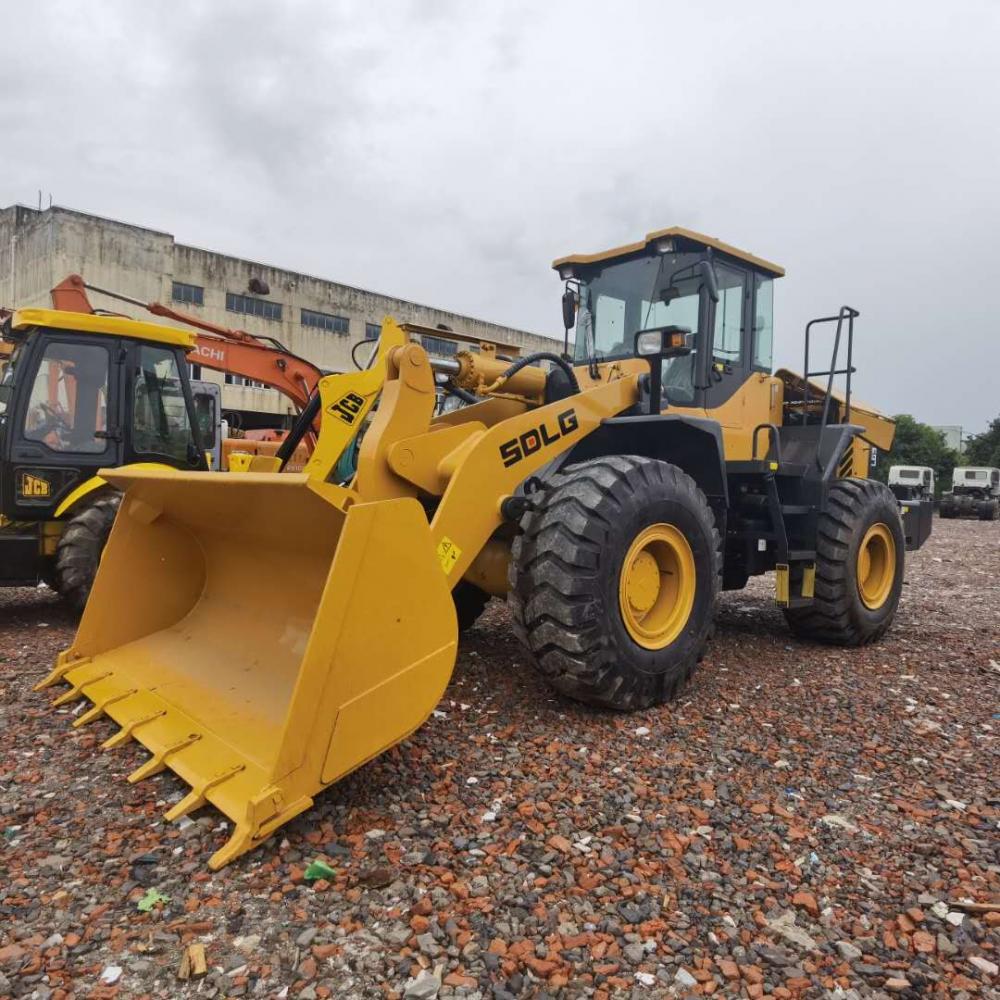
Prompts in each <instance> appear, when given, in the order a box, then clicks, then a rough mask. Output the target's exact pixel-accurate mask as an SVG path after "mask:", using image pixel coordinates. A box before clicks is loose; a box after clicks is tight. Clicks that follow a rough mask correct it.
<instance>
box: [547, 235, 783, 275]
mask: <svg viewBox="0 0 1000 1000" xmlns="http://www.w3.org/2000/svg"><path fill="white" fill-rule="evenodd" d="M671 236H672V237H675V238H676V239H677V240H679V241H680V242H682V243H691V244H694V246H695V247H702V248H706V249H707V248H709V247H711V249H713V250H715V251H716V252H718V253H720V254H724V255H725V256H727V257H733V258H735V259H736V260H741V261H743V262H744V263H745V264H749V265H750V266H751V267H752V268H753V269H754V270H756V271H764V272H766V273H767V274H771V275H773V276H774V277H776V278H780V277H781V276H782V275H783V274H784V273H785V269H784V268H783V267H781V266H779V265H778V264H772V263H771V262H770V261H769V260H764V258H763V257H757V256H755V255H754V254H752V253H749V252H747V251H746V250H740V249H738V248H737V247H732V246H730V245H729V244H728V243H723V242H722V241H721V240H717V239H716V238H715V237H714V236H705V235H703V234H702V233H696V232H695V231H694V230H693V229H685V228H683V227H682V226H670V227H669V228H667V229H656V230H654V231H653V232H651V233H646V237H645V239H643V240H640V241H639V242H638V243H628V244H626V245H625V246H622V247H615V248H614V249H612V250H604V251H602V252H601V253H576V254H570V255H569V256H568V257H560V258H559V259H558V260H554V261H553V262H552V266H553V267H554V268H556V269H557V270H558V268H560V267H561V266H562V265H564V264H596V263H598V262H600V261H603V260H611V259H612V258H614V257H624V256H627V255H628V254H633V253H641V252H642V251H644V250H648V249H649V248H650V246H651V245H652V244H653V243H655V242H656V241H657V240H661V239H664V238H666V237H671Z"/></svg>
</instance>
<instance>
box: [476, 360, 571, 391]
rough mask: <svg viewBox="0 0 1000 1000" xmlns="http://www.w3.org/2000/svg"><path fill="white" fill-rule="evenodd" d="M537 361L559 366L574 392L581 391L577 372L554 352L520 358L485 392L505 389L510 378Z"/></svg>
mask: <svg viewBox="0 0 1000 1000" xmlns="http://www.w3.org/2000/svg"><path fill="white" fill-rule="evenodd" d="M536 361H551V362H552V363H553V364H555V365H557V366H558V367H559V368H561V369H562V370H563V372H564V373H565V374H566V377H567V378H568V379H569V384H570V387H571V388H572V390H573V392H579V391H580V383H579V382H578V381H577V379H576V372H575V371H573V367H572V365H570V363H569V362H568V361H567V360H566V359H565V358H564V357H561V356H560V355H558V354H554V353H553V352H552V351H536V352H535V353H534V354H528V355H525V357H523V358H519V359H518V360H517V361H515V362H514V363H513V364H512V365H511V366H510V368H508V369H507V370H506V371H505V372H504V373H503V374H502V375H501V376H500V377H499V378H498V379H497V380H496V381H495V382H494V383H493V384H492V385H490V386H487V388H486V389H484V390H483V391H484V392H496V391H497V390H498V389H500V388H502V387H503V384H504V383H505V382H506V381H507V380H508V379H509V378H511V377H512V376H513V375H516V374H517V373H518V372H519V371H520V370H521V369H522V368H527V367H528V365H532V364H534V363H535V362H536Z"/></svg>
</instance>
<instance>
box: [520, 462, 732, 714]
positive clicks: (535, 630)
mask: <svg viewBox="0 0 1000 1000" xmlns="http://www.w3.org/2000/svg"><path fill="white" fill-rule="evenodd" d="M534 497H537V500H536V505H535V509H534V510H532V511H531V512H530V513H528V514H527V515H526V516H525V517H524V518H523V519H522V521H521V527H522V533H521V534H520V535H519V536H518V537H517V538H516V539H515V541H514V544H513V547H512V558H511V563H510V591H509V594H508V603H509V605H510V608H511V612H512V617H513V620H514V630H515V632H516V633H517V635H518V637H519V638H520V639H521V641H522V642H523V643H524V645H525V646H526V647H527V649H528V651H529V652H530V653H531V656H532V659H533V661H534V663H535V665H536V667H537V669H538V670H539V671H540V673H541V674H542V676H543V677H544V678H545V680H546V681H547V682H548V683H549V684H550V685H551V686H552V687H553V688H555V690H557V691H558V692H560V693H561V694H564V695H566V696H568V697H570V698H575V699H577V700H578V701H584V702H587V703H589V704H592V705H599V706H602V707H604V708H613V709H619V710H623V711H630V710H633V709H639V708H646V707H648V706H650V705H656V704H660V703H662V702H666V701H669V700H670V699H671V698H673V697H674V696H675V695H676V694H677V693H678V691H680V689H681V687H682V686H683V685H684V683H685V682H686V681H687V679H688V677H690V675H691V673H692V672H693V671H694V669H695V665H696V664H697V662H698V660H699V659H700V658H701V654H702V652H703V649H704V647H705V644H706V642H707V641H708V637H709V632H710V628H711V625H712V619H713V616H714V613H715V604H716V598H717V596H718V592H719V582H720V557H719V534H718V531H717V530H716V527H715V520H714V518H713V516H712V511H711V509H710V508H709V506H708V503H707V501H706V500H705V496H704V494H703V493H702V492H701V490H699V489H698V487H697V486H696V485H695V482H694V480H692V479H691V478H690V477H689V476H687V475H686V474H685V473H683V472H682V471H681V470H680V469H678V468H677V467H676V466H673V465H669V464H667V463H666V462H659V461H655V460H653V459H648V458H640V457H637V456H622V455H616V456H611V457H606V458H598V459H593V460H592V461H589V462H582V463H580V464H579V465H575V466H571V467H570V468H568V469H566V470H565V471H563V472H560V473H557V474H556V475H554V476H553V477H551V478H550V479H549V480H547V481H546V483H545V489H544V490H543V491H539V492H538V493H537V494H533V498H534Z"/></svg>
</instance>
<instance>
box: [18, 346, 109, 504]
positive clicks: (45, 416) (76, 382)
mask: <svg viewBox="0 0 1000 1000" xmlns="http://www.w3.org/2000/svg"><path fill="white" fill-rule="evenodd" d="M25 346H26V347H28V351H27V356H26V357H20V358H19V359H18V366H17V371H16V374H15V384H14V387H13V392H12V394H11V398H10V400H9V401H8V407H7V411H6V413H5V415H4V422H5V428H4V435H3V438H4V462H3V467H2V471H3V482H2V484H0V493H2V498H3V509H4V513H5V514H7V516H8V517H10V518H11V519H14V520H16V519H23V520H46V519H49V518H51V517H52V516H53V515H54V512H55V510H56V508H57V507H58V506H59V503H60V502H61V501H62V500H63V499H64V498H65V497H66V496H67V495H68V494H69V493H70V492H71V491H72V490H73V489H75V488H76V487H77V486H79V485H81V484H82V483H84V482H85V481H86V480H88V479H90V478H91V477H92V476H94V475H96V474H97V471H98V470H99V469H101V468H103V467H106V466H115V465H119V464H120V462H121V450H122V434H121V420H120V416H121V415H120V410H119V407H120V396H119V391H118V381H119V379H118V373H119V371H120V368H121V361H122V358H123V352H122V347H121V343H120V342H119V341H117V340H116V339H114V338H112V337H99V336H88V335H86V334H78V333H72V332H64V331H59V330H47V329H40V330H38V331H36V332H35V333H34V334H33V335H32V336H31V338H30V340H29V341H28V343H27V344H26V345H25Z"/></svg>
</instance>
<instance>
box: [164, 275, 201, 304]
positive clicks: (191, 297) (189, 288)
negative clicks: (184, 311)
mask: <svg viewBox="0 0 1000 1000" xmlns="http://www.w3.org/2000/svg"><path fill="white" fill-rule="evenodd" d="M170 297H171V298H172V299H173V300H174V302H183V303H184V304H185V305H188V306H203V305H204V304H205V289H204V288H202V287H201V285H188V284H186V283H185V282H183V281H175V282H174V287H173V290H172V291H171V293H170Z"/></svg>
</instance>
